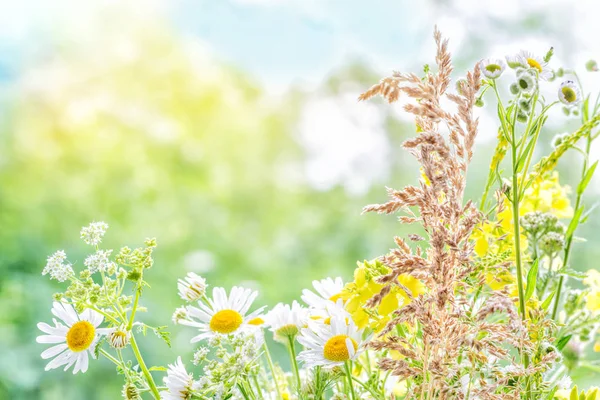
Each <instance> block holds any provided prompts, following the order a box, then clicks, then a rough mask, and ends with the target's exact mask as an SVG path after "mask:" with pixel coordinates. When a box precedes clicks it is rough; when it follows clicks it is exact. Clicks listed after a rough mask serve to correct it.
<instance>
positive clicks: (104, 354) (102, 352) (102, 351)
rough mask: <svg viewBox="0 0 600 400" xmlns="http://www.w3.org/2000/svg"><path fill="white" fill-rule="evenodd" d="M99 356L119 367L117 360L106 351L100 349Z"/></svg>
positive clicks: (119, 363)
mask: <svg viewBox="0 0 600 400" xmlns="http://www.w3.org/2000/svg"><path fill="white" fill-rule="evenodd" d="M100 354H102V355H103V356H104V357H106V358H108V359H109V360H110V361H112V362H113V363H114V364H115V365H116V366H118V367H121V362H119V360H117V359H116V358H114V357H113V356H111V355H110V354H109V353H108V352H107V351H106V350H104V349H100Z"/></svg>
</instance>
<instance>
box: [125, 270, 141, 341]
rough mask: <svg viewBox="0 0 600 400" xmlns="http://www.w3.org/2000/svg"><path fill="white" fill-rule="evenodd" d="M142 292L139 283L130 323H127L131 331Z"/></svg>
mask: <svg viewBox="0 0 600 400" xmlns="http://www.w3.org/2000/svg"><path fill="white" fill-rule="evenodd" d="M140 279H141V278H140ZM140 293H141V288H140V286H139V284H138V287H137V288H136V289H135V299H134V300H133V308H132V309H131V315H130V316H129V323H128V324H127V330H128V331H130V330H131V327H132V326H133V321H134V319H135V312H136V311H137V307H138V303H139V301H140Z"/></svg>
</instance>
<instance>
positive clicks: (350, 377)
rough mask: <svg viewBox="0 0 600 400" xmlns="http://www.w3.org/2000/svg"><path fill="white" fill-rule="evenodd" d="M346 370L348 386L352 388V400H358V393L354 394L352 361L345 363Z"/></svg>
mask: <svg viewBox="0 0 600 400" xmlns="http://www.w3.org/2000/svg"><path fill="white" fill-rule="evenodd" d="M344 370H345V371H346V378H348V386H350V395H351V398H352V400H356V393H354V385H353V384H352V367H351V361H346V362H344Z"/></svg>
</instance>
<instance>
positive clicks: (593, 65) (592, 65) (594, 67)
mask: <svg viewBox="0 0 600 400" xmlns="http://www.w3.org/2000/svg"><path fill="white" fill-rule="evenodd" d="M585 69H587V70H588V71H590V72H597V71H598V63H597V62H596V60H589V61H588V62H586V63H585Z"/></svg>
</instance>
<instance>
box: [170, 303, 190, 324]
mask: <svg viewBox="0 0 600 400" xmlns="http://www.w3.org/2000/svg"><path fill="white" fill-rule="evenodd" d="M187 319H188V312H187V309H186V308H185V307H179V308H177V309H176V310H175V312H174V313H173V317H171V320H172V321H173V323H174V324H176V325H177V324H179V323H181V321H184V320H187Z"/></svg>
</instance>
